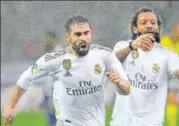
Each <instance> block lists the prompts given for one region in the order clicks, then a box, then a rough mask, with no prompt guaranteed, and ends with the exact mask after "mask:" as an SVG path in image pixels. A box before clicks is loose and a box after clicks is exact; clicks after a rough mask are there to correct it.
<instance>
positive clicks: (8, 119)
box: [3, 108, 14, 124]
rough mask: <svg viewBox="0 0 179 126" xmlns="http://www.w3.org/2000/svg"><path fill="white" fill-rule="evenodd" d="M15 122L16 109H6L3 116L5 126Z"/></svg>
mask: <svg viewBox="0 0 179 126" xmlns="http://www.w3.org/2000/svg"><path fill="white" fill-rule="evenodd" d="M13 120H14V109H13V108H6V109H5V111H4V114H3V122H4V124H12V122H13Z"/></svg>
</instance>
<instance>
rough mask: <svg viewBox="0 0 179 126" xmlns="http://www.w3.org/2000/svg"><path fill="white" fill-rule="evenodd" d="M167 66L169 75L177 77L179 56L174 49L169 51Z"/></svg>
mask: <svg viewBox="0 0 179 126" xmlns="http://www.w3.org/2000/svg"><path fill="white" fill-rule="evenodd" d="M167 67H168V74H169V76H170V77H175V73H176V71H179V56H178V55H177V54H176V53H175V52H173V51H169V55H168V60H167Z"/></svg>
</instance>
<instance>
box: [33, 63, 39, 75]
mask: <svg viewBox="0 0 179 126" xmlns="http://www.w3.org/2000/svg"><path fill="white" fill-rule="evenodd" d="M38 69H39V68H38V66H37V64H36V63H35V64H33V66H32V72H33V73H35V72H37V71H38Z"/></svg>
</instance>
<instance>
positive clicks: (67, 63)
mask: <svg viewBox="0 0 179 126" xmlns="http://www.w3.org/2000/svg"><path fill="white" fill-rule="evenodd" d="M63 68H64V69H65V70H67V72H66V74H65V75H64V76H65V77H69V76H72V75H71V73H70V72H69V70H70V69H71V60H70V59H66V60H63Z"/></svg>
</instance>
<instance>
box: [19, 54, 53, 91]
mask: <svg viewBox="0 0 179 126" xmlns="http://www.w3.org/2000/svg"><path fill="white" fill-rule="evenodd" d="M47 57H48V56H47V55H44V56H42V57H40V58H39V59H38V60H37V61H36V62H35V63H34V64H33V65H31V66H30V67H29V68H28V69H27V70H25V71H24V72H23V73H22V74H21V76H20V78H19V79H18V81H17V85H18V86H20V87H21V88H23V89H25V90H27V89H28V88H29V87H31V86H44V85H45V82H46V81H47V79H48V77H47V76H50V72H51V68H50V65H51V64H50V62H48V61H47Z"/></svg>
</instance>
